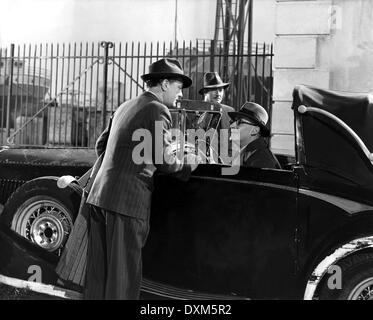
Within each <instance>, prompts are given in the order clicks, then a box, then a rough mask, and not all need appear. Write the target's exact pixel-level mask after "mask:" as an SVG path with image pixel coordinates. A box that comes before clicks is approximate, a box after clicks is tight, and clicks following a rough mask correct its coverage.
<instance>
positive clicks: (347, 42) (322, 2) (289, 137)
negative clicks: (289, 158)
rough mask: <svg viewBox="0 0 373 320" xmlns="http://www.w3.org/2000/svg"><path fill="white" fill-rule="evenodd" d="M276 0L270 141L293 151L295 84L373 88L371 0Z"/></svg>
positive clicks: (341, 88)
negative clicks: (293, 97)
mask: <svg viewBox="0 0 373 320" xmlns="http://www.w3.org/2000/svg"><path fill="white" fill-rule="evenodd" d="M275 1H276V14H275V33H276V35H275V44H274V52H275V60H274V96H273V99H274V105H273V112H272V132H273V134H274V136H273V138H272V141H271V147H272V149H273V150H274V151H275V152H279V153H285V154H294V135H293V132H294V129H293V128H294V123H293V122H294V117H293V111H292V110H291V103H292V91H293V88H294V86H295V85H297V84H308V85H314V86H317V87H320V88H326V89H332V90H339V91H349V92H372V91H373V59H372V56H373V1H371V0H291V1H289V0H275Z"/></svg>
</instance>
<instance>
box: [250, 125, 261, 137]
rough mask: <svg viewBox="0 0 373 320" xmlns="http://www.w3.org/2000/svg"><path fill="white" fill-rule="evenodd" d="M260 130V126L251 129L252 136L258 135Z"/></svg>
mask: <svg viewBox="0 0 373 320" xmlns="http://www.w3.org/2000/svg"><path fill="white" fill-rule="evenodd" d="M259 131H260V128H259V127H256V126H255V127H254V129H253V130H252V131H251V135H252V136H256V135H257V134H258V133H259Z"/></svg>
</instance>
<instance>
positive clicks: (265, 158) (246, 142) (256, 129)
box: [228, 102, 281, 169]
mask: <svg viewBox="0 0 373 320" xmlns="http://www.w3.org/2000/svg"><path fill="white" fill-rule="evenodd" d="M228 115H229V116H230V117H231V119H232V120H233V121H234V122H233V123H232V124H231V128H232V129H238V130H239V131H240V141H239V143H240V146H239V148H240V165H241V166H244V167H258V168H274V169H280V168H281V166H280V163H279V162H278V160H277V159H276V157H275V156H274V154H273V153H272V152H271V150H270V149H269V147H268V144H267V142H266V140H265V138H267V137H269V136H270V132H269V130H268V128H267V127H266V124H267V121H268V113H267V111H266V110H265V109H264V108H263V107H262V106H261V105H259V104H257V103H253V102H246V103H245V104H244V105H243V106H242V107H241V109H240V110H239V111H238V112H228ZM237 142H238V141H237ZM237 142H235V141H232V143H237Z"/></svg>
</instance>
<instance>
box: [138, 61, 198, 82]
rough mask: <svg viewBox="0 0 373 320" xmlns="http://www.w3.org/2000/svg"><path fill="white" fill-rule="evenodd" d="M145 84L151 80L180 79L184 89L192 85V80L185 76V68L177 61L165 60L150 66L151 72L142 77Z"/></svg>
mask: <svg viewBox="0 0 373 320" xmlns="http://www.w3.org/2000/svg"><path fill="white" fill-rule="evenodd" d="M141 79H142V80H144V81H145V82H146V81H148V80H150V79H180V80H181V81H182V82H183V88H188V87H190V86H191V85H192V79H190V78H189V77H187V76H186V75H184V71H183V68H182V67H181V64H180V62H179V61H178V60H177V59H171V58H164V59H160V60H158V61H155V62H153V63H152V64H151V65H150V66H149V72H148V73H147V74H144V75H142V76H141Z"/></svg>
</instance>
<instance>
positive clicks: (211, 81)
mask: <svg viewBox="0 0 373 320" xmlns="http://www.w3.org/2000/svg"><path fill="white" fill-rule="evenodd" d="M229 85H230V83H226V82H223V80H222V79H221V78H220V76H219V73H217V72H206V73H205V74H204V76H203V88H202V89H200V90H199V91H198V93H199V94H204V91H205V90H209V89H217V88H226V87H228V86H229Z"/></svg>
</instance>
